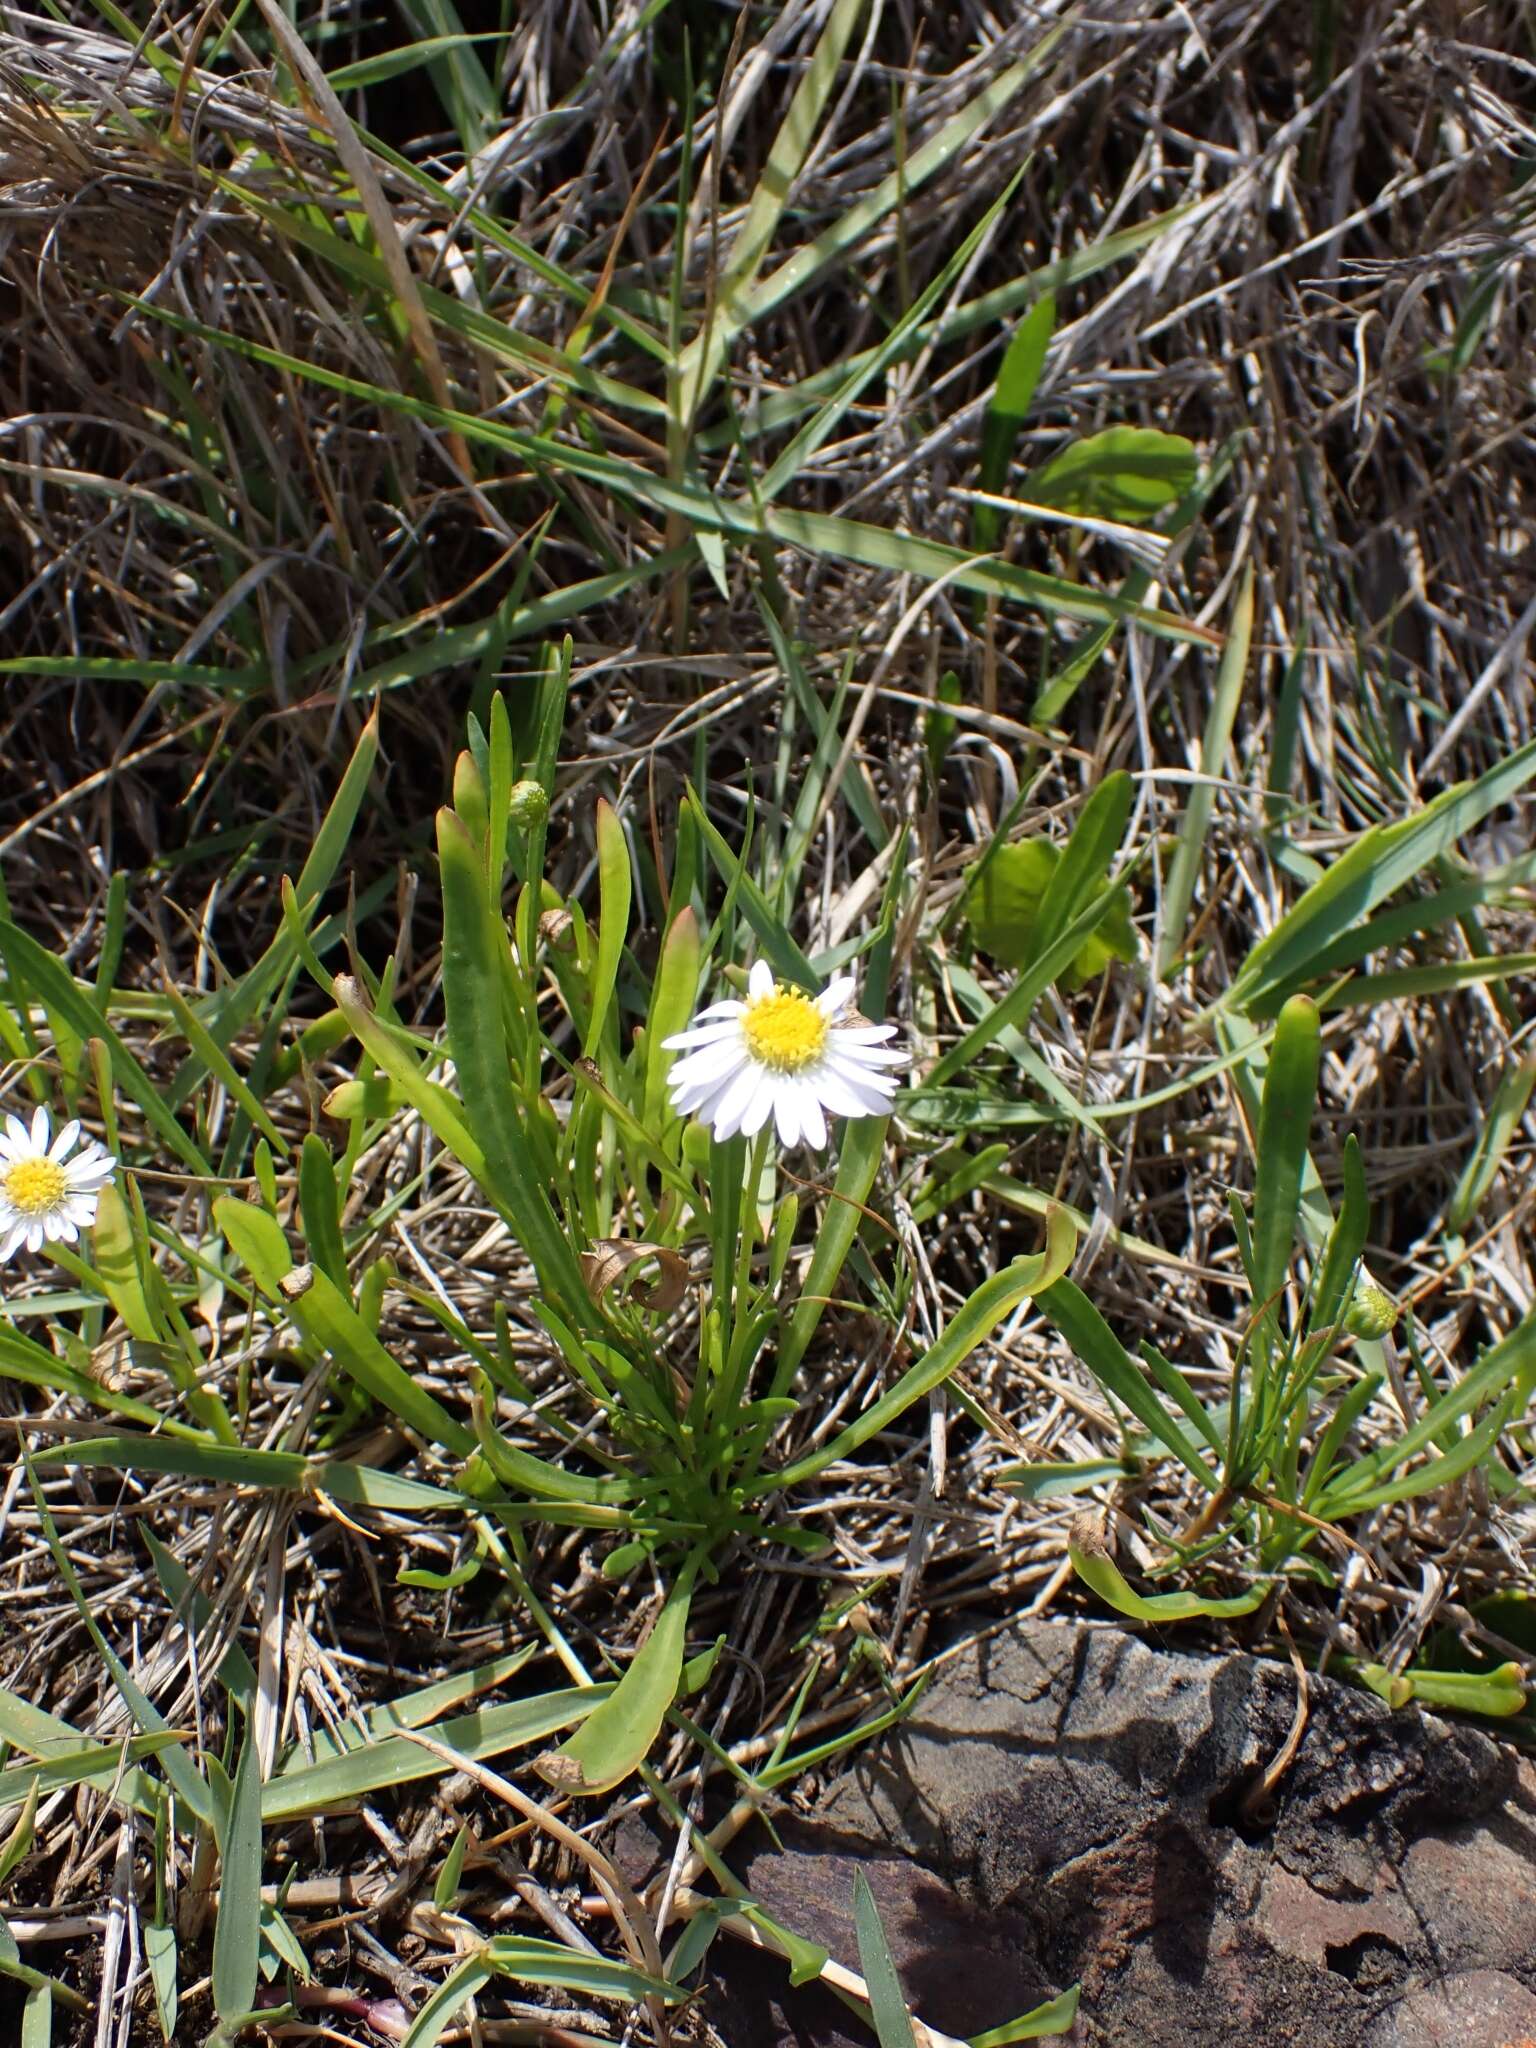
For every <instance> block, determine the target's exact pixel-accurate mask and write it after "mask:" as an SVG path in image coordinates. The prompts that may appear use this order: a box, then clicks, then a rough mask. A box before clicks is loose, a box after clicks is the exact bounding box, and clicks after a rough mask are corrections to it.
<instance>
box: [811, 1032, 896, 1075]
mask: <svg viewBox="0 0 1536 2048" xmlns="http://www.w3.org/2000/svg"><path fill="white" fill-rule="evenodd" d="M827 1051H828V1052H829V1053H836V1054H838V1055H839V1056H840V1057H841V1058H843V1059H845V1060H847V1061H848V1062H849V1063H850V1064H851V1065H853V1066H859V1067H871V1068H873V1067H909V1066H910V1065H911V1064H912V1061H911V1057H910V1055H909V1054H907V1053H905V1052H903V1051H902V1050H901V1049H900V1048H899V1047H896V1046H886V1045H849V1044H848V1042H847V1041H846V1039H845V1038H844V1037H843V1034H842V1033H841V1031H834V1032H833V1033H832V1034H831V1036H830V1037H829V1038H828V1040H827Z"/></svg>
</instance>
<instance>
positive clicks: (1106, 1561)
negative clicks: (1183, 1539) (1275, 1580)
mask: <svg viewBox="0 0 1536 2048" xmlns="http://www.w3.org/2000/svg"><path fill="white" fill-rule="evenodd" d="M1067 1554H1068V1556H1069V1557H1070V1558H1071V1560H1072V1569H1073V1570H1074V1571H1075V1572H1076V1573H1077V1575H1078V1577H1079V1578H1080V1579H1081V1580H1082V1582H1083V1584H1084V1585H1085V1586H1091V1587H1092V1589H1093V1591H1094V1592H1095V1593H1097V1594H1098V1596H1099V1598H1100V1599H1101V1600H1103V1601H1106V1602H1107V1603H1108V1604H1109V1606H1111V1607H1113V1608H1114V1609H1115V1610H1116V1612H1117V1613H1120V1614H1124V1615H1128V1616H1129V1617H1130V1619H1131V1620H1132V1621H1150V1622H1156V1623H1161V1622H1165V1621H1193V1620H1194V1619H1196V1618H1197V1617H1199V1616H1208V1617H1212V1618H1215V1619H1230V1618H1231V1617H1232V1616H1234V1615H1239V1614H1252V1613H1253V1611H1254V1609H1255V1608H1256V1607H1258V1606H1260V1605H1261V1604H1262V1603H1263V1601H1264V1600H1265V1599H1266V1598H1267V1597H1268V1593H1269V1588H1268V1587H1267V1586H1255V1587H1253V1588H1252V1589H1251V1590H1250V1591H1249V1592H1247V1593H1239V1594H1237V1595H1236V1596H1235V1597H1234V1598H1232V1599H1230V1600H1213V1599H1207V1598H1206V1597H1205V1596H1204V1595H1203V1594H1200V1593H1154V1594H1153V1595H1151V1597H1150V1598H1147V1597H1144V1596H1143V1595H1142V1594H1140V1593H1137V1592H1135V1591H1133V1590H1132V1588H1131V1587H1130V1586H1129V1585H1127V1583H1126V1581H1125V1579H1124V1577H1123V1576H1122V1574H1121V1572H1120V1569H1119V1567H1118V1566H1117V1565H1116V1564H1115V1562H1114V1560H1113V1558H1111V1557H1110V1555H1109V1553H1108V1552H1107V1551H1106V1550H1105V1549H1104V1547H1103V1543H1102V1539H1100V1540H1099V1541H1098V1542H1092V1541H1089V1540H1088V1539H1087V1535H1086V1532H1083V1533H1078V1532H1077V1531H1074V1535H1073V1537H1072V1539H1071V1540H1070V1541H1069V1543H1068V1545H1067Z"/></svg>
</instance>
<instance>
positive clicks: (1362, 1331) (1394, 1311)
mask: <svg viewBox="0 0 1536 2048" xmlns="http://www.w3.org/2000/svg"><path fill="white" fill-rule="evenodd" d="M1400 1313H1401V1311H1400V1310H1399V1308H1398V1306H1397V1303H1396V1302H1395V1301H1394V1300H1393V1299H1392V1297H1391V1295H1390V1294H1388V1292H1387V1290H1386V1289H1385V1287H1383V1286H1382V1285H1381V1283H1380V1282H1379V1281H1377V1280H1374V1279H1373V1278H1372V1277H1371V1275H1370V1273H1369V1272H1367V1270H1366V1268H1365V1267H1364V1266H1362V1267H1361V1268H1360V1277H1359V1279H1358V1280H1356V1282H1355V1291H1354V1294H1353V1296H1352V1297H1351V1300H1350V1304H1349V1307H1348V1308H1347V1309H1346V1310H1345V1312H1344V1330H1345V1334H1346V1335H1347V1336H1350V1337H1365V1338H1368V1339H1371V1340H1374V1339H1376V1338H1378V1337H1386V1336H1390V1335H1391V1333H1392V1331H1393V1330H1394V1329H1396V1327H1397V1318H1398V1316H1399V1314H1400Z"/></svg>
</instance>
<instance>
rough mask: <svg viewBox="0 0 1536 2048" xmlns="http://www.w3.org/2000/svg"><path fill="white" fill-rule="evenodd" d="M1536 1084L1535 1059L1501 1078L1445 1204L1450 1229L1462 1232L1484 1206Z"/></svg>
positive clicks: (1509, 1069) (1521, 1062) (1519, 1063)
mask: <svg viewBox="0 0 1536 2048" xmlns="http://www.w3.org/2000/svg"><path fill="white" fill-rule="evenodd" d="M1533 1085H1536V1060H1518V1061H1516V1062H1515V1063H1514V1064H1513V1065H1512V1066H1509V1067H1506V1068H1505V1070H1504V1072H1503V1073H1502V1074H1501V1075H1500V1076H1499V1085H1498V1087H1497V1088H1495V1090H1494V1091H1493V1099H1492V1101H1491V1102H1490V1103H1489V1105H1488V1111H1487V1114H1486V1116H1485V1117H1484V1118H1483V1123H1482V1128H1481V1129H1480V1130H1479V1131H1478V1134H1477V1143H1476V1145H1474V1147H1473V1148H1472V1153H1471V1156H1470V1157H1469V1159H1468V1160H1467V1163H1466V1165H1465V1166H1464V1167H1463V1168H1462V1170H1461V1173H1460V1175H1459V1176H1458V1178H1457V1181H1456V1188H1455V1192H1454V1193H1453V1194H1452V1196H1451V1199H1450V1201H1449V1202H1448V1203H1447V1204H1446V1210H1445V1226H1446V1229H1447V1230H1453V1231H1457V1232H1460V1231H1463V1230H1465V1229H1466V1227H1467V1225H1468V1224H1469V1223H1470V1222H1471V1221H1472V1219H1473V1217H1474V1216H1475V1215H1476V1214H1477V1212H1478V1210H1479V1209H1480V1208H1481V1207H1482V1205H1483V1201H1484V1198H1485V1197H1486V1196H1487V1193H1488V1190H1489V1189H1490V1188H1491V1187H1492V1186H1493V1183H1494V1181H1495V1180H1496V1179H1497V1177H1498V1172H1499V1167H1500V1166H1501V1164H1502V1163H1503V1160H1504V1155H1505V1153H1506V1152H1507V1151H1508V1150H1509V1147H1510V1144H1511V1141H1512V1140H1513V1138H1514V1136H1515V1133H1516V1132H1517V1131H1518V1130H1519V1128H1520V1121H1521V1118H1522V1117H1523V1116H1524V1115H1525V1110H1526V1105H1527V1103H1528V1102H1529V1101H1530V1099H1531V1089H1532V1086H1533Z"/></svg>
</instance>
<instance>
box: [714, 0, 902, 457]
mask: <svg viewBox="0 0 1536 2048" xmlns="http://www.w3.org/2000/svg"><path fill="white" fill-rule="evenodd" d="M863 8H864V0H835V4H834V6H833V8H832V11H831V13H830V14H829V15H828V17H827V25H826V27H825V28H824V29H823V30H822V32H821V35H820V36H819V37H818V39H817V43H816V48H815V50H814V52H813V53H812V56H811V61H810V63H809V64H808V65H807V66H806V68H805V70H804V72H803V74H802V75H801V79H800V83H799V85H798V86H797V87H796V88H795V93H794V97H793V98H792V99H791V101H790V103H789V109H788V112H787V113H786V114H785V116H784V120H783V122H782V124H781V125H780V128H779V132H778V133H777V135H775V137H774V138H773V142H772V144H771V146H770V148H769V151H768V157H767V160H766V162H765V163H764V165H763V170H762V175H761V176H760V177H759V179H758V181H757V184H756V185H755V186H754V188H753V191H752V196H751V198H750V199H749V200H748V202H747V210H746V212H745V214H744V215H743V216H742V221H741V226H740V227H739V228H738V229H737V231H736V238H735V240H734V242H733V243H732V245H731V253H730V256H729V257H728V259H727V261H726V266H725V272H724V275H723V276H722V278H721V280H720V286H719V291H718V294H717V297H716V303H715V305H714V307H713V308H712V317H711V319H710V321H709V324H708V326H707V327H706V328H705V330H704V331H703V333H702V334H700V335H699V336H698V337H697V338H696V339H695V340H694V341H692V342H690V343H689V345H688V347H687V348H685V349H684V351H683V353H682V355H681V357H680V358H679V360H678V376H677V381H676V391H677V419H678V425H679V428H680V429H681V430H682V432H683V433H684V434H685V435H686V433H687V432H688V430H689V429H690V427H691V425H692V422H693V420H694V419H695V417H696V416H697V414H698V411H699V407H700V404H701V402H702V400H703V398H704V397H705V395H706V394H707V393H708V391H709V390H710V388H711V386H712V385H713V384H714V381H715V379H716V377H717V376H718V375H719V373H720V366H721V364H722V363H723V362H724V360H725V356H726V352H727V350H728V349H729V348H730V345H731V342H732V341H733V340H734V339H735V337H736V335H737V334H739V333H740V332H741V330H742V328H743V327H745V326H746V325H747V324H748V322H749V321H750V320H751V319H752V317H753V314H752V312H751V310H750V306H751V290H752V286H753V284H754V283H755V281H756V279H757V275H758V272H759V270H760V269H761V268H762V262H763V258H764V257H765V256H766V255H767V253H768V244H769V243H770V242H771V241H772V239H773V235H774V230H775V229H776V228H777V227H778V224H779V220H780V217H781V215H782V214H783V211H784V208H785V206H786V204H787V203H788V201H789V199H790V196H791V194H792V193H793V191H794V187H795V182H796V180H797V179H798V178H799V176H800V172H801V169H802V168H803V166H804V163H805V159H806V157H807V155H808V154H809V152H810V148H811V144H812V142H813V141H814V140H815V137H816V130H817V127H818V125H819V124H820V121H821V116H822V113H823V112H824V110H825V108H826V104H827V101H828V99H829V98H830V97H831V93H832V87H833V85H834V84H835V83H836V79H837V67H838V65H839V64H840V63H841V62H842V57H843V52H844V50H846V49H847V47H848V39H849V37H850V36H851V35H852V34H853V31H854V27H855V25H856V24H857V22H858V18H859V15H860V14H861V13H862V12H863Z"/></svg>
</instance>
